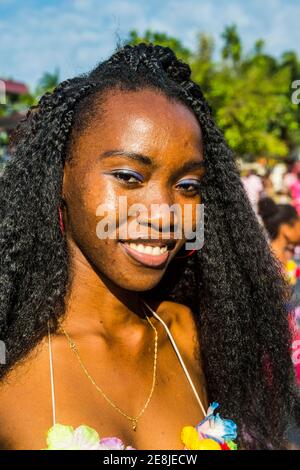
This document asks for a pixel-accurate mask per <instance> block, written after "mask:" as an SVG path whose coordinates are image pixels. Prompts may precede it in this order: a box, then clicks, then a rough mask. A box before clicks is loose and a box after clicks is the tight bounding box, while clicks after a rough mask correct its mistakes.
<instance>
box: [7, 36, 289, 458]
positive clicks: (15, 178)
mask: <svg viewBox="0 0 300 470" xmlns="http://www.w3.org/2000/svg"><path fill="white" fill-rule="evenodd" d="M114 88H117V89H119V90H122V91H124V92H125V93H126V92H127V91H134V90H141V89H144V88H150V89H154V90H157V91H160V92H162V93H163V94H164V95H165V96H167V97H168V98H169V99H174V100H177V101H180V102H181V103H184V104H185V105H186V106H188V107H189V109H190V110H192V112H194V114H195V116H196V118H197V119H198V121H199V123H200V126H201V128H202V133H203V138H204V147H205V156H204V157H205V162H206V169H207V171H206V174H205V176H204V179H203V180H202V188H201V197H202V202H203V203H204V205H205V211H204V224H205V242H204V246H203V248H202V249H201V250H200V251H199V252H197V253H196V254H195V255H194V256H193V257H190V258H186V259H185V260H182V261H181V262H180V263H179V264H177V269H169V270H167V272H166V274H165V276H164V277H163V279H162V280H161V282H160V283H159V285H158V286H156V288H154V289H153V295H160V296H161V297H162V298H163V299H165V300H167V299H169V300H173V301H177V302H180V303H184V304H186V305H188V306H190V308H191V309H192V311H193V314H194V317H195V322H196V325H197V332H198V337H199V341H200V344H201V352H202V360H203V367H204V371H205V376H206V381H207V387H208V396H209V399H210V400H211V401H217V402H219V403H220V404H221V409H220V412H221V414H222V415H223V416H224V417H230V418H232V419H233V420H235V421H236V422H237V424H238V429H239V431H240V432H239V438H238V442H239V444H240V445H241V446H242V447H243V448H246V449H247V448H284V447H285V432H286V428H287V424H288V420H289V418H290V416H291V415H292V414H295V412H296V411H297V410H298V407H297V397H296V392H295V389H294V371H293V365H292V362H291V358H290V351H289V347H290V344H291V338H290V333H289V330H288V322H287V307H286V304H287V302H288V300H289V298H290V291H289V288H288V285H287V283H286V281H285V280H284V278H283V277H282V275H281V272H280V266H279V263H278V262H277V261H276V260H275V259H274V257H273V256H272V254H271V252H270V249H269V247H268V244H267V241H266V239H265V236H264V232H263V229H262V227H261V226H260V225H259V223H258V221H257V219H256V216H255V214H254V212H253V210H252V208H251V205H250V203H249V200H248V198H247V196H246V193H245V191H244V188H243V185H242V183H241V180H240V176H239V171H238V168H237V166H236V163H235V160H234V158H233V154H232V152H231V151H230V149H229V148H228V146H227V144H226V142H225V140H224V137H223V134H222V132H221V131H220V130H219V129H218V127H217V126H216V124H215V122H214V119H213V115H212V112H211V109H210V107H209V105H208V104H207V102H206V100H205V99H204V97H203V94H202V92H201V89H200V87H199V86H198V85H197V84H196V83H194V82H193V81H192V80H191V70H190V67H189V66H188V65H187V64H185V63H183V62H181V61H179V60H178V59H177V58H176V56H175V54H174V53H173V51H172V50H171V49H170V48H168V47H161V46H153V45H152V44H150V45H146V44H139V45H137V46H129V45H127V46H125V47H123V48H121V49H119V50H117V51H116V53H114V54H113V55H112V57H110V58H109V59H108V60H107V61H104V62H102V63H100V64H98V65H97V66H96V67H95V68H94V69H93V70H91V71H90V72H89V73H87V74H83V75H81V76H79V77H75V78H73V79H71V80H66V81H64V82H62V83H61V84H60V85H59V86H58V87H57V88H56V89H55V90H54V91H53V93H50V94H49V93H47V94H45V95H44V96H43V97H42V98H41V99H40V101H39V103H38V105H37V107H35V108H33V109H31V110H29V112H28V113H27V116H26V119H25V120H24V121H23V122H22V123H21V125H20V127H19V129H18V131H17V133H16V139H15V147H14V153H13V156H12V158H11V160H10V161H9V163H8V164H7V166H6V169H5V172H4V175H3V177H2V179H1V187H0V201H1V203H0V212H1V231H0V256H1V268H0V269H1V271H0V276H1V283H0V338H2V339H3V340H4V341H5V343H6V346H7V364H6V365H5V366H2V367H1V374H2V377H4V376H5V374H7V372H8V371H9V370H10V369H11V368H12V367H13V366H14V365H15V364H16V363H17V361H21V360H24V359H25V358H26V355H27V354H28V353H29V352H30V351H31V350H32V349H33V348H34V346H35V345H37V344H38V342H39V341H40V340H41V339H42V338H43V337H44V336H45V335H46V334H47V322H48V320H50V321H51V325H52V329H53V331H55V330H56V328H57V320H58V318H59V317H61V316H62V315H63V314H64V309H65V304H64V297H65V294H66V292H67V290H68V282H69V276H70V275H69V257H68V251H67V246H66V242H65V239H64V237H63V236H62V235H61V232H60V227H59V216H58V210H57V207H58V204H61V203H62V201H61V190H62V178H63V170H64V163H65V161H66V160H67V159H70V158H71V151H70V149H71V146H72V142H73V139H74V138H75V137H76V135H78V133H79V132H81V131H82V130H83V129H84V128H85V127H86V126H88V125H89V122H90V120H91V119H93V115H94V113H93V110H94V107H95V106H97V105H98V104H99V100H100V99H101V96H102V95H103V93H104V92H105V91H108V90H111V89H114Z"/></svg>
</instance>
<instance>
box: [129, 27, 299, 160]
mask: <svg viewBox="0 0 300 470" xmlns="http://www.w3.org/2000/svg"><path fill="white" fill-rule="evenodd" d="M221 37H222V39H223V47H222V48H221V54H220V57H219V59H216V57H215V54H214V39H213V38H212V37H211V36H208V35H206V34H203V33H200V34H199V35H198V38H197V46H196V48H195V50H193V51H191V50H189V49H187V48H186V47H184V46H183V44H182V42H181V41H180V40H179V39H176V38H174V37H172V36H168V35H167V34H165V33H158V32H153V31H149V30H148V31H146V32H145V34H142V35H140V34H138V33H137V32H136V31H131V32H130V34H129V38H128V41H127V43H129V44H138V43H140V42H146V43H149V42H152V43H154V44H161V45H163V46H169V47H171V48H172V49H173V50H174V52H175V53H176V55H177V56H178V57H179V58H180V59H182V60H184V61H186V62H188V63H189V65H190V67H191V70H192V78H193V80H195V82H197V83H198V84H199V85H200V86H201V88H202V90H203V92H204V94H205V96H206V98H207V99H208V101H209V103H210V104H211V106H212V108H213V111H214V114H215V118H216V120H217V123H218V125H219V126H220V127H221V129H222V130H223V132H224V135H225V137H226V139H227V141H228V143H229V145H230V146H231V148H232V149H233V150H234V152H235V153H236V155H237V156H238V157H242V158H243V157H244V158H246V157H247V159H248V160H249V159H250V160H251V159H252V160H255V159H256V158H257V157H260V156H265V157H277V158H285V157H287V156H288V155H289V153H291V152H292V151H293V150H294V149H295V148H296V147H297V146H299V145H300V106H299V105H295V104H293V103H292V101H291V94H292V88H291V83H292V81H293V80H296V79H300V62H299V58H298V57H297V54H296V53H295V52H294V51H287V52H285V53H284V54H282V56H281V57H280V58H275V57H273V56H271V55H268V54H266V53H265V51H264V50H265V43H264V41H263V40H262V39H258V40H257V41H256V42H255V43H254V45H253V49H252V50H251V51H250V52H248V53H244V52H243V45H242V41H241V39H240V37H239V34H238V30H237V27H236V25H230V26H227V27H226V28H225V30H224V32H223V33H222V35H221Z"/></svg>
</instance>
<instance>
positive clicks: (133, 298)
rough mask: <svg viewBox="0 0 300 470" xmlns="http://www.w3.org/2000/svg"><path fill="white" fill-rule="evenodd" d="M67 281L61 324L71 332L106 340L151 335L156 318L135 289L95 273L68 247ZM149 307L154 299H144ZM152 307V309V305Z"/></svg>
mask: <svg viewBox="0 0 300 470" xmlns="http://www.w3.org/2000/svg"><path fill="white" fill-rule="evenodd" d="M70 252H71V253H72V259H71V273H72V274H71V280H70V286H69V290H68V294H67V298H66V311H65V316H64V320H63V324H64V327H65V328H66V329H68V330H69V332H70V333H71V332H73V334H75V335H85V334H89V333H92V334H96V335H100V336H101V337H103V338H104V339H107V340H119V341H122V339H124V342H125V341H126V342H127V343H128V338H130V340H132V341H133V343H134V342H138V341H139V339H142V338H144V336H145V334H146V335H149V334H152V329H151V326H150V325H149V323H148V321H147V318H146V315H147V316H148V317H149V318H150V319H151V322H152V324H154V325H155V324H156V323H157V320H156V319H155V318H154V317H153V316H152V314H151V312H150V311H149V309H148V308H147V307H145V305H144V303H143V300H142V296H141V295H140V293H139V292H133V291H127V290H125V289H122V288H120V287H118V286H116V285H115V284H113V283H112V282H111V281H110V280H109V279H107V278H106V276H104V275H103V274H101V273H98V272H96V271H95V270H94V269H93V267H92V266H91V264H90V263H89V261H88V260H87V259H86V258H85V257H84V255H83V253H82V252H81V251H80V250H79V248H78V247H75V246H74V245H73V246H72V250H71V251H70ZM147 303H148V304H149V305H150V304H151V307H152V308H153V307H155V302H151V301H149V300H148V299H147ZM154 309H155V308H154Z"/></svg>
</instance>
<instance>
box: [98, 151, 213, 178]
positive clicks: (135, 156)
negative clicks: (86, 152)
mask: <svg viewBox="0 0 300 470" xmlns="http://www.w3.org/2000/svg"><path fill="white" fill-rule="evenodd" d="M109 157H127V158H130V159H132V160H135V161H138V162H139V163H142V164H143V165H147V166H152V167H154V168H156V167H157V165H156V164H155V163H154V162H153V160H152V158H151V157H148V156H147V155H144V154H142V153H137V152H128V151H126V150H106V151H105V152H103V153H101V155H100V158H101V159H105V158H109ZM205 166H206V165H205V161H204V160H190V161H187V162H185V163H184V164H183V165H182V166H181V167H180V168H179V169H178V170H177V171H176V176H177V175H178V174H180V173H185V172H188V171H192V170H197V169H202V168H205Z"/></svg>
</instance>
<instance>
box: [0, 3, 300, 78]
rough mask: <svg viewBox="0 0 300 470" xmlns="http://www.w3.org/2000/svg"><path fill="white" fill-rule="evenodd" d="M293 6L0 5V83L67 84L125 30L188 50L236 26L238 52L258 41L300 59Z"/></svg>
mask: <svg viewBox="0 0 300 470" xmlns="http://www.w3.org/2000/svg"><path fill="white" fill-rule="evenodd" d="M299 19H300V2H299V0H251V1H250V0H206V1H203V0H186V1H184V0H145V1H144V2H143V1H142V0H110V1H104V0H60V1H59V0H47V1H46V0H26V1H21V0H0V76H1V77H13V78H14V79H16V80H19V81H24V82H26V83H28V84H29V85H31V86H33V85H35V84H36V83H37V81H38V79H39V78H40V77H41V76H42V74H43V72H44V71H50V72H52V71H54V69H55V68H56V67H58V68H59V69H60V78H61V79H65V78H67V77H72V76H74V75H76V74H78V73H82V72H86V71H88V70H89V69H90V68H91V67H93V66H94V65H95V64H96V63H97V62H99V61H101V60H103V59H105V58H107V57H108V56H109V55H110V54H111V53H112V52H113V50H114V48H115V46H116V42H117V39H118V38H120V39H121V40H124V39H125V38H126V36H127V33H128V31H129V30H130V29H137V30H138V31H139V32H143V31H145V30H146V29H147V28H150V29H152V30H156V31H161V32H166V33H168V34H171V35H174V36H176V37H179V38H180V39H181V40H182V42H183V44H184V45H186V46H188V47H191V48H193V47H194V46H195V43H196V35H197V32H199V31H203V32H206V33H210V34H211V35H213V36H214V38H215V41H216V47H217V49H218V48H219V47H220V44H221V39H220V34H221V32H222V31H223V29H224V27H225V25H228V24H231V23H236V24H237V25H238V29H239V32H240V35H241V37H242V40H243V43H244V47H245V49H246V50H250V49H251V47H252V46H253V43H254V41H255V40H256V39H258V38H263V39H264V40H265V41H266V50H267V51H268V52H270V53H272V54H274V55H280V53H282V52H283V51H285V50H290V49H294V50H296V51H297V52H298V54H299V56H300V27H299Z"/></svg>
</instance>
